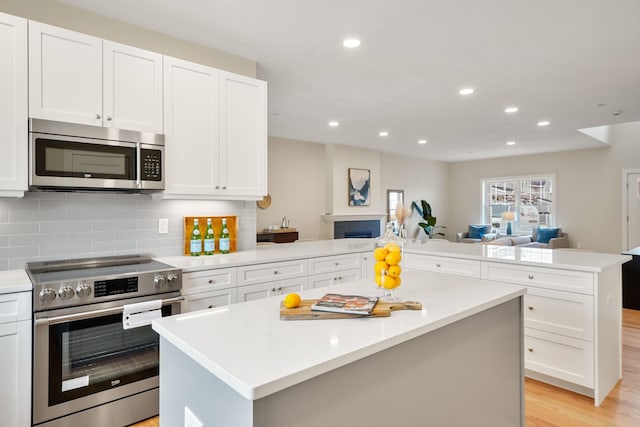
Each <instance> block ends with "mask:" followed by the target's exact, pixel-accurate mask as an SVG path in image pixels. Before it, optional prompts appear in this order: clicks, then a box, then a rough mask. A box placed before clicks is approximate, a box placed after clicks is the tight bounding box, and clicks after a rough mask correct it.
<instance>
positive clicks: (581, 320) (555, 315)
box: [524, 287, 594, 341]
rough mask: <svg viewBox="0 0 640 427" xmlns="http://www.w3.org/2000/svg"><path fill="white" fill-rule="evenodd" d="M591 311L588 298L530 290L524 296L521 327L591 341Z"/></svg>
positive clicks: (586, 296) (578, 295)
mask: <svg viewBox="0 0 640 427" xmlns="http://www.w3.org/2000/svg"><path fill="white" fill-rule="evenodd" d="M593 310H594V307H593V296H591V295H584V294H577V293H572V292H561V291H552V290H549V289H542V288H532V287H529V288H528V289H527V294H526V295H525V296H524V325H525V327H528V328H533V329H538V330H542V331H547V332H552V333H555V334H559V335H564V336H568V337H573V338H578V339H583V340H587V341H593Z"/></svg>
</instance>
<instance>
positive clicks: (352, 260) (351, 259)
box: [308, 253, 362, 274]
mask: <svg viewBox="0 0 640 427" xmlns="http://www.w3.org/2000/svg"><path fill="white" fill-rule="evenodd" d="M308 262H309V274H317V273H329V272H334V271H339V270H349V269H352V268H360V266H361V265H362V255H361V254H360V253H355V254H345V255H334V256H324V257H319V258H310V259H309V261H308Z"/></svg>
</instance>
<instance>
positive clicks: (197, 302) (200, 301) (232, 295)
mask: <svg viewBox="0 0 640 427" xmlns="http://www.w3.org/2000/svg"><path fill="white" fill-rule="evenodd" d="M236 302H237V297H236V288H230V289H221V290H218V291H212V292H202V293H199V294H192V295H187V296H185V299H184V301H183V302H182V312H183V313H189V312H191V311H198V310H206V309H211V308H216V307H224V306H226V305H230V304H235V303H236Z"/></svg>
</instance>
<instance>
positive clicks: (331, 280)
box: [307, 268, 373, 289]
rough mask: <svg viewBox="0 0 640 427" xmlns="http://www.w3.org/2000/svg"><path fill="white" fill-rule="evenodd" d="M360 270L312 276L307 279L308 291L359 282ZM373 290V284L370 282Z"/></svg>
mask: <svg viewBox="0 0 640 427" xmlns="http://www.w3.org/2000/svg"><path fill="white" fill-rule="evenodd" d="M360 278H361V271H360V269H359V268H358V269H352V270H343V271H336V272H333V273H322V274H314V275H313V276H309V277H308V279H307V282H308V285H309V288H310V289H315V288H322V287H325V286H333V285H340V284H342V283H348V282H353V281H356V280H360ZM371 287H372V288H373V282H371Z"/></svg>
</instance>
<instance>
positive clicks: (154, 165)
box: [140, 148, 162, 181]
mask: <svg viewBox="0 0 640 427" xmlns="http://www.w3.org/2000/svg"><path fill="white" fill-rule="evenodd" d="M140 157H141V164H140V174H141V177H140V179H142V180H143V181H162V152H161V151H160V150H149V149H144V148H143V149H141V150H140Z"/></svg>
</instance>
